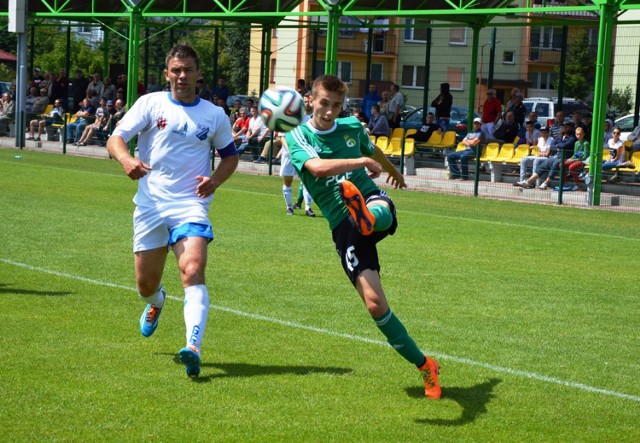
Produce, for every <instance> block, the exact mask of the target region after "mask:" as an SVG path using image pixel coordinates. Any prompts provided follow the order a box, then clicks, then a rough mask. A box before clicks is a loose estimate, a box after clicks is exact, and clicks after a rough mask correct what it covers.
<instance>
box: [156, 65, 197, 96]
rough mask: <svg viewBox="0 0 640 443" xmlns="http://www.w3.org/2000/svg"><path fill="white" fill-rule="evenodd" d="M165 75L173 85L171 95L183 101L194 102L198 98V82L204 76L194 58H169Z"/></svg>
mask: <svg viewBox="0 0 640 443" xmlns="http://www.w3.org/2000/svg"><path fill="white" fill-rule="evenodd" d="M164 75H165V77H166V79H167V81H168V82H169V85H170V86H171V96H172V97H173V99H174V100H176V101H179V102H182V103H193V102H194V101H195V100H196V83H197V82H198V79H199V78H200V77H202V74H201V72H200V70H199V69H197V67H196V62H195V60H194V59H192V58H177V57H174V58H172V59H171V60H169V64H168V65H167V69H165V70H164Z"/></svg>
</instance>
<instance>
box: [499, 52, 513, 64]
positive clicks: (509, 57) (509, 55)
mask: <svg viewBox="0 0 640 443" xmlns="http://www.w3.org/2000/svg"><path fill="white" fill-rule="evenodd" d="M515 62H516V59H515V54H514V52H513V51H504V52H503V53H502V63H504V64H505V65H513V64H515Z"/></svg>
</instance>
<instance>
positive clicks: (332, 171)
mask: <svg viewBox="0 0 640 443" xmlns="http://www.w3.org/2000/svg"><path fill="white" fill-rule="evenodd" d="M304 167H305V169H307V170H308V171H309V172H311V174H313V175H314V176H315V177H319V178H323V177H329V176H332V175H338V174H344V173H345V172H349V171H353V170H355V169H359V168H362V167H365V168H367V169H368V170H369V171H370V172H371V174H372V175H373V176H374V177H377V176H378V175H380V172H382V166H380V164H379V163H378V162H377V161H375V160H374V159H372V158H369V157H360V158H339V159H338V158H336V159H327V158H318V157H315V158H311V159H309V160H307V161H306V162H305V164H304Z"/></svg>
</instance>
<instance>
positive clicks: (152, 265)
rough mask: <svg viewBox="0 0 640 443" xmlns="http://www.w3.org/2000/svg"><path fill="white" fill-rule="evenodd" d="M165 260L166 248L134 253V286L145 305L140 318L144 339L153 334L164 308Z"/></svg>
mask: <svg viewBox="0 0 640 443" xmlns="http://www.w3.org/2000/svg"><path fill="white" fill-rule="evenodd" d="M166 260H167V248H166V247H162V248H157V249H151V250H148V251H140V252H136V253H135V259H134V263H135V271H136V286H137V288H138V294H139V295H140V298H141V299H142V300H143V301H145V302H146V303H147V306H146V307H145V309H144V311H143V312H142V315H141V316H140V333H141V334H142V335H144V336H145V337H149V336H151V335H152V334H153V333H154V332H155V330H156V328H157V327H158V320H159V319H160V313H161V312H162V307H163V306H164V298H165V292H164V290H163V289H162V284H161V282H162V273H163V272H164V265H165V262H166Z"/></svg>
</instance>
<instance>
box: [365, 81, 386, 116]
mask: <svg viewBox="0 0 640 443" xmlns="http://www.w3.org/2000/svg"><path fill="white" fill-rule="evenodd" d="M380 100H382V97H380V94H378V88H377V87H376V85H374V84H373V83H371V84H370V85H369V92H367V94H366V95H365V96H364V98H363V99H362V110H363V111H364V113H365V115H366V116H367V118H368V119H371V115H372V114H373V113H372V112H371V107H372V106H373V105H377V104H378V102H379V101H380Z"/></svg>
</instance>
